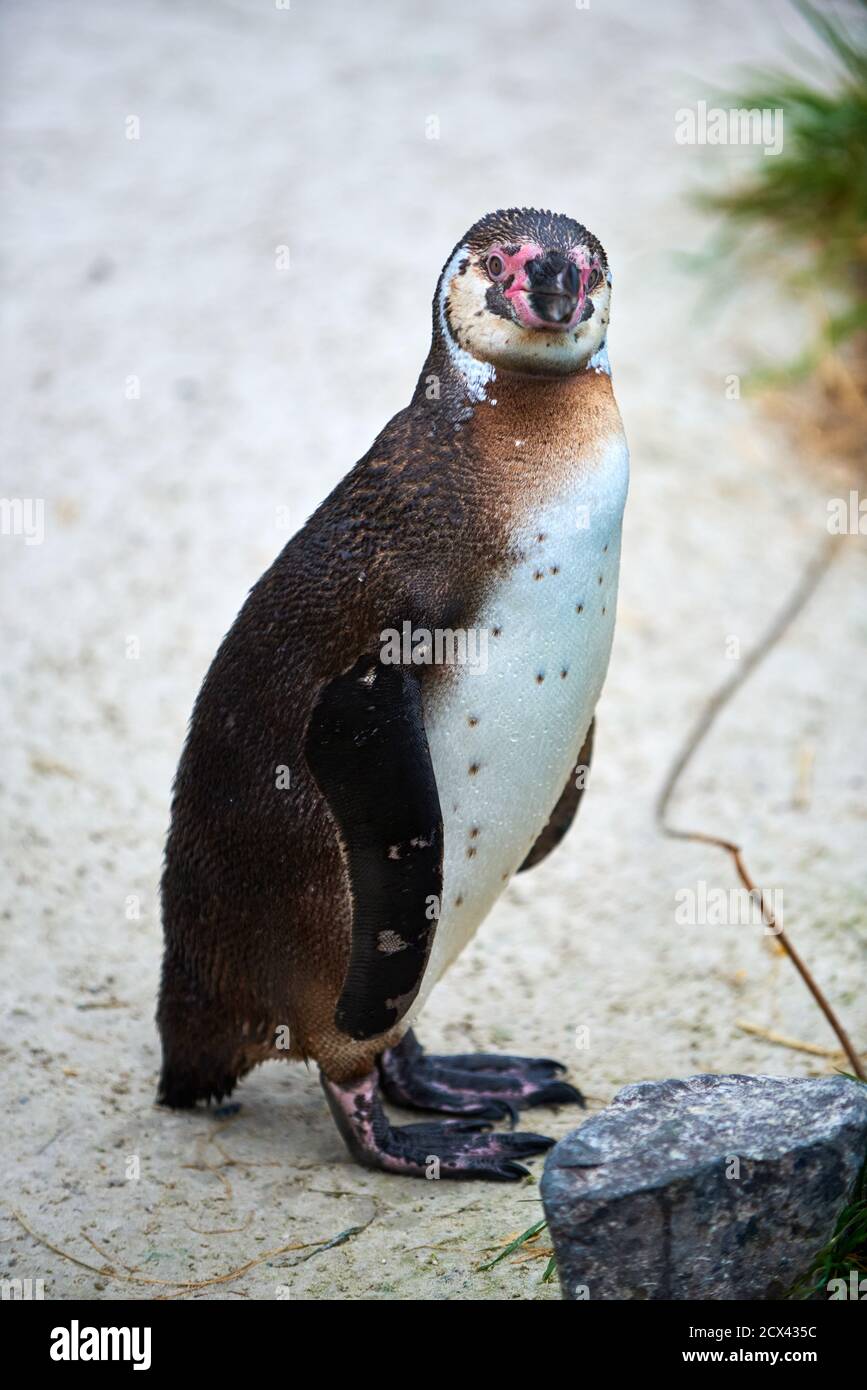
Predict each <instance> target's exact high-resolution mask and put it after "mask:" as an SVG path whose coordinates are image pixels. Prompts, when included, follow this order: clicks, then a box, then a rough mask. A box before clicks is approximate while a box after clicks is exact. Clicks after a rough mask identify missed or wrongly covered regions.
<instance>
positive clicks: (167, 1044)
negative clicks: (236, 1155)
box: [156, 952, 249, 1110]
mask: <svg viewBox="0 0 867 1390" xmlns="http://www.w3.org/2000/svg"><path fill="white" fill-rule="evenodd" d="M157 1024H158V1027H159V1030H160V1035H161V1038H162V1044H163V1063H162V1071H161V1073H160V1080H159V1086H158V1088H157V1097H156V1099H157V1104H158V1105H167V1106H170V1107H171V1108H172V1109H174V1110H188V1109H190V1108H191V1107H192V1106H194V1105H195V1104H196V1102H197V1101H200V1100H203V1101H211V1100H215V1101H217V1102H218V1103H219V1102H220V1101H221V1100H223V1099H224V1098H225V1097H226V1096H228V1095H231V1093H232V1091H233V1090H234V1089H235V1086H236V1085H237V1083H238V1080H239V1079H240V1077H241V1076H242V1075H243V1074H244V1072H245V1071H248V1070H249V1064H248V1063H247V1064H245V1057H244V1048H243V1042H242V1039H240V1038H239V1037H238V1035H237V1033H236V1031H235V1030H234V1028H233V1027H232V1025H231V1023H230V1022H229V1021H228V1018H227V1014H226V1012H225V1011H224V1010H222V1009H220V1008H219V1007H218V1006H216V1005H214V1004H209V1003H208V1002H207V1001H204V1000H203V999H202V996H201V994H200V992H199V991H198V990H197V989H196V988H195V986H194V985H193V984H192V981H191V978H190V975H189V973H188V971H187V970H186V969H185V968H184V966H183V965H182V964H181V963H180V962H179V961H178V959H177V957H176V956H174V955H173V954H172V953H170V952H167V953H166V958H165V961H164V963H163V978H162V988H161V991H160V1001H159V1008H158V1010H157Z"/></svg>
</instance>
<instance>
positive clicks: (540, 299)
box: [526, 251, 581, 328]
mask: <svg viewBox="0 0 867 1390" xmlns="http://www.w3.org/2000/svg"><path fill="white" fill-rule="evenodd" d="M526 274H527V288H526V294H527V299H528V302H529V306H530V308H531V310H532V311H533V314H534V315H535V317H536V318H537V319H540V320H541V324H540V326H546V327H547V326H550V327H552V328H566V327H568V326H569V325H570V324H571V323H572V321H573V319H574V317H575V313H576V310H577V309H578V301H579V287H580V283H581V279H580V276H579V274H578V267H577V265H576V264H575V262H574V261H570V260H569V259H568V258H567V257H566V256H564V255H562V254H561V252H559V251H549V252H548V253H547V254H546V255H544V256H538V257H537V258H536V259H535V260H532V261H528V262H527V266H526Z"/></svg>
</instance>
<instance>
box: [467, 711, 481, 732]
mask: <svg viewBox="0 0 867 1390" xmlns="http://www.w3.org/2000/svg"><path fill="white" fill-rule="evenodd" d="M478 722H479V720H478V717H477V716H476V715H475V714H468V715H467V723H468V724H469V726H470V728H471V729H474V728H475V727H476V725H477V724H478Z"/></svg>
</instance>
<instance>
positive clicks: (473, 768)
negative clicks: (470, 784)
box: [469, 763, 481, 777]
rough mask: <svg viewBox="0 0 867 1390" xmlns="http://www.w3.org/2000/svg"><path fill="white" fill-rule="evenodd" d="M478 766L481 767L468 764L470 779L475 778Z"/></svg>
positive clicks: (476, 764)
mask: <svg viewBox="0 0 867 1390" xmlns="http://www.w3.org/2000/svg"><path fill="white" fill-rule="evenodd" d="M480 766H481V764H480V763H470V767H469V773H470V776H471V777H475V775H476V773H477V772H478V770H479V767H480Z"/></svg>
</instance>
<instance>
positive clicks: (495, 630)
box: [491, 627, 503, 637]
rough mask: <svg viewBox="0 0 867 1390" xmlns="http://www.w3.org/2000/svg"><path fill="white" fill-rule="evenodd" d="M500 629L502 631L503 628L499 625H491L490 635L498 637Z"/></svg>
mask: <svg viewBox="0 0 867 1390" xmlns="http://www.w3.org/2000/svg"><path fill="white" fill-rule="evenodd" d="M502 631H503V629H502V628H501V627H492V628H491V636H492V637H499V635H500V633H501V632H502Z"/></svg>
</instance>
